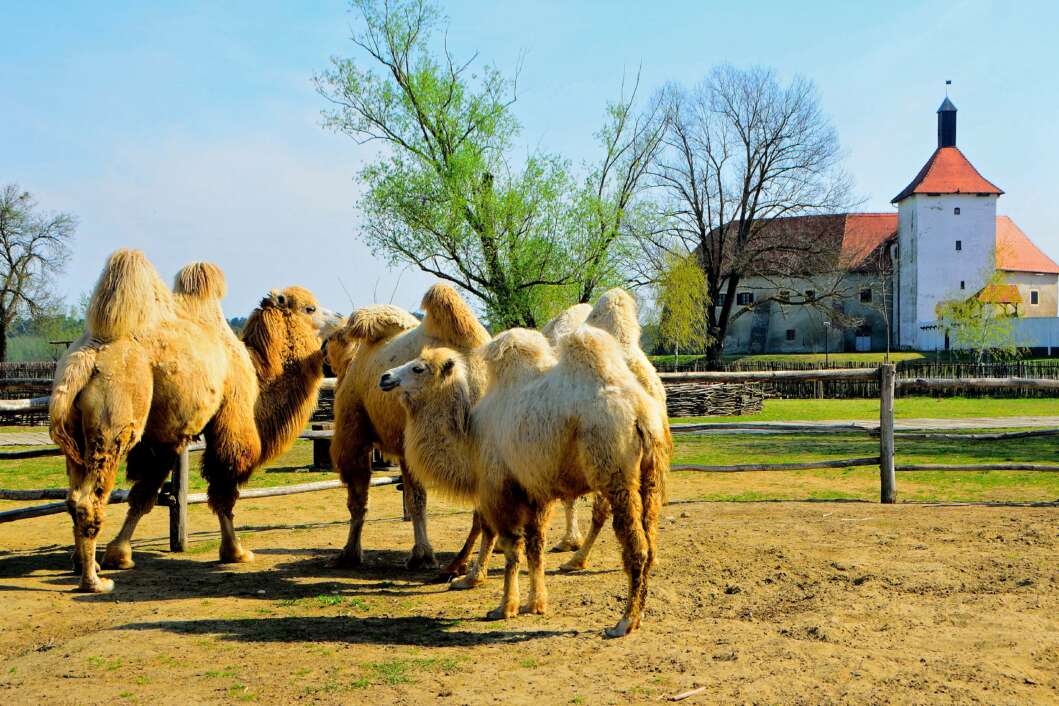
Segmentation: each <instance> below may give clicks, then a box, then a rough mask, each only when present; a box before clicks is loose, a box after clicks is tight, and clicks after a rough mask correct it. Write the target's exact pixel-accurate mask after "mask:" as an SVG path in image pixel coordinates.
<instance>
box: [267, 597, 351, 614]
mask: <svg viewBox="0 0 1059 706" xmlns="http://www.w3.org/2000/svg"><path fill="white" fill-rule="evenodd" d="M276 605H278V606H280V607H281V608H336V607H347V608H352V609H353V610H360V611H367V610H370V609H371V606H370V605H369V604H368V602H367V601H365V600H362V599H360V598H353V597H350V596H341V595H338V594H337V593H322V594H320V595H318V596H303V597H301V598H286V599H283V600H280V601H276Z"/></svg>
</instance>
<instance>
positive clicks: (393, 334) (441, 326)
mask: <svg viewBox="0 0 1059 706" xmlns="http://www.w3.org/2000/svg"><path fill="white" fill-rule="evenodd" d="M422 308H423V311H424V312H425V316H424V318H423V321H422V322H420V321H418V320H417V319H416V318H415V317H413V316H412V315H411V314H409V313H407V312H405V311H404V310H402V309H399V308H398V307H395V306H389V305H381V306H371V307H366V308H364V309H360V310H358V311H357V312H355V313H354V314H353V315H352V316H350V318H349V321H348V322H347V324H346V326H345V328H344V329H343V330H342V331H340V332H338V333H337V334H335V335H334V336H332V338H331V340H330V341H329V343H328V349H329V352H328V357H329V360H330V361H331V362H332V364H333V367H334V364H337V366H338V367H334V370H335V373H336V375H337V376H338V384H337V387H336V389H335V432H334V437H333V438H332V440H331V461H332V464H333V465H334V467H335V469H336V470H337V471H338V473H339V475H340V477H341V478H342V481H343V483H345V485H346V493H347V497H346V506H347V508H348V509H349V517H350V522H349V535H348V537H347V540H346V544H345V547H343V549H342V550H341V552H339V554H338V556H337V557H336V558H335V560H334V562H333V565H335V566H337V567H357V566H360V565H361V564H362V563H363V560H364V558H363V549H362V547H361V531H362V529H363V526H364V517H365V515H366V513H367V507H368V488H369V482H370V480H371V451H372V449H373V448H378V449H379V450H380V451H381V452H382V453H383V455H384V456H386V457H387V458H389V459H391V460H396V461H398V462H399V463H400V466H401V472H402V475H403V478H404V481H403V482H404V484H405V494H406V496H407V498H408V503H407V507H408V510H409V514H410V515H411V517H412V528H413V535H414V538H415V539H414V545H413V547H412V551H411V554H410V555H409V557H408V560H407V562H406V566H407V567H408V568H409V569H421V568H435V567H437V561H436V559H435V558H434V550H433V547H431V545H430V540H429V537H428V535H427V525H426V491H425V490H424V488H423V486H422V484H421V483H420V482H419V480H418V479H417V475H418V471H417V469H416V468H415V467H414V466H410V465H409V464H407V463H406V462H405V457H404V443H403V436H404V428H405V412H404V409H403V408H402V407H401V405H400V403H399V402H398V401H397V400H396V399H395V398H394V396H393V395H386V394H383V392H382V391H381V390H379V386H378V380H379V376H380V375H382V373H383V372H384V371H385V370H386V369H388V368H391V367H393V366H394V365H395V364H397V363H403V362H405V361H409V360H412V359H413V358H415V357H417V356H418V355H420V353H421V352H422V351H423V350H424V348H427V347H438V346H445V347H448V348H451V349H454V350H457V351H461V352H467V351H470V350H471V349H473V348H476V347H477V346H480V345H482V344H484V343H486V342H487V341H489V333H488V332H487V331H486V330H485V328H484V327H483V326H482V325H481V324H480V323H479V322H478V319H477V318H475V316H474V313H473V312H472V311H471V308H470V307H469V306H468V305H467V303H466V302H465V301H464V300H463V299H461V298H460V296H459V294H457V293H456V290H454V289H453V288H452V287H450V286H448V285H446V284H436V285H434V286H433V287H431V288H430V289H429V290H428V291H427V293H426V294H425V295H424V297H423V301H422ZM471 371H472V373H471V376H470V389H471V390H472V392H473V394H475V395H477V394H478V391H480V390H481V388H482V386H483V385H484V380H485V373H484V366H481V365H472V366H471ZM474 534H475V533H474V530H472V536H473V535H474ZM468 541H473V540H468ZM469 554H470V548H468V547H465V548H464V549H463V550H461V552H460V556H459V557H457V559H456V560H454V563H452V564H450V565H449V566H448V567H447V568H446V569H445V570H444V571H443V573H442V574H441V576H442V578H444V579H446V580H447V579H449V578H452V577H454V576H457V575H460V574H462V573H464V571H465V568H466V558H467V556H468V555H469ZM461 557H462V558H461Z"/></svg>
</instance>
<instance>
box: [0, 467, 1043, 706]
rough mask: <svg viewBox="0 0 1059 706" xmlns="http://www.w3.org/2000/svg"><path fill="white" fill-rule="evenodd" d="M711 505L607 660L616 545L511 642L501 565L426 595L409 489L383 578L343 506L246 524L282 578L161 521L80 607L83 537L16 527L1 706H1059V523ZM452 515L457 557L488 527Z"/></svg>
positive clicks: (204, 533) (274, 507)
mask: <svg viewBox="0 0 1059 706" xmlns="http://www.w3.org/2000/svg"><path fill="white" fill-rule="evenodd" d="M710 482H711V481H710V480H709V479H708V478H702V477H701V476H700V477H697V478H696V477H688V476H681V477H677V478H675V479H674V481H673V482H672V484H671V496H672V497H673V498H674V499H675V502H674V503H673V504H671V505H670V506H668V507H667V508H666V509H665V511H664V518H665V519H664V520H663V523H662V525H663V527H662V530H661V533H660V541H661V550H660V551H661V557H660V559H661V563H660V566H659V567H658V570H657V572H656V574H655V576H654V579H653V582H652V586H651V594H650V598H649V606H648V611H647V614H646V616H645V619H644V626H643V629H642V630H641V631H639V632H637V633H634V634H633V635H632V636H630V637H628V638H626V639H623V640H604V639H602V637H601V634H602V630H603V628H604V627H606V626H608V625H610V624H612V623H613V622H615V621H616V620H617V618H618V617H619V614H620V611H621V607H622V601H623V596H624V590H625V580H624V576H623V574H622V573H621V571H620V569H619V559H618V554H617V551H616V549H617V547H616V542H615V540H614V537H613V535H612V534H611V533H610V531H609V528H608V530H607V532H606V533H605V534H604V537H603V540H602V542H601V544H600V545H599V547H598V551H597V552H596V554H595V555H594V562H593V565H592V568H590V569H589V570H587V571H585V572H582V573H580V574H577V575H560V574H555V573H553V570H554V569H555V567H557V566H558V564H559V563H561V562H562V561H563V560H564V557H565V555H560V554H551V555H549V556H548V567H549V577H548V581H549V589H550V593H551V613H550V614H549V615H547V616H544V617H539V616H532V617H531V616H524V617H519V618H516V619H513V620H510V621H507V622H502V623H494V622H484V621H482V620H481V617H482V616H483V615H484V614H485V613H486V611H487V610H488V609H489V608H492V607H493V606H494V605H495V604H496V603H497V602H498V600H499V591H500V582H499V577H498V576H497V575H496V573H495V570H496V569H498V568H499V565H500V564H501V561H499V560H497V561H495V562H494V574H493V576H492V577H491V580H490V583H489V584H488V585H487V586H485V587H483V588H481V589H478V590H476V591H472V592H455V591H449V590H447V589H446V587H444V586H437V585H430V584H427V583H424V581H425V579H427V578H428V574H424V573H419V574H410V573H408V572H406V571H405V570H403V569H402V568H401V562H402V561H403V558H404V553H405V551H406V550H407V548H408V546H409V544H410V541H411V526H410V525H409V524H406V523H403V522H401V521H400V519H399V502H398V501H399V495H398V493H396V492H394V490H392V489H391V488H379V489H376V490H374V491H372V492H373V493H374V495H373V496H372V503H373V505H372V511H371V518H372V521H371V522H370V523H369V525H368V526H367V529H366V533H365V539H366V547H367V548H368V550H369V552H368V566H367V567H366V568H364V569H362V570H360V571H357V572H352V571H339V570H333V569H329V568H327V566H326V561H327V559H328V558H329V557H330V556H331V555H332V554H333V553H334V552H335V551H336V550H337V547H338V546H339V545H340V544H341V543H342V542H343V540H344V537H345V528H344V520H345V507H344V502H343V500H344V496H343V495H342V494H340V493H339V492H324V493H314V494H311V495H300V496H294V497H284V498H272V499H266V500H248V501H245V502H243V503H241V504H240V505H239V507H238V508H237V510H238V511H239V514H238V516H237V522H238V524H239V525H240V527H241V530H242V534H243V537H244V540H245V542H246V543H247V545H248V546H249V547H251V548H252V549H254V551H255V552H256V553H257V560H256V561H255V562H254V563H252V564H248V565H241V566H236V567H229V566H219V565H218V564H217V563H216V556H215V554H216V546H217V542H216V540H217V535H216V532H215V524H214V521H213V518H212V517H211V516H210V515H209V514H208V511H207V510H206V509H205V508H204V507H203V506H194V507H193V508H192V513H191V527H192V529H193V530H194V533H193V536H192V547H191V549H192V551H190V552H188V553H186V554H183V555H173V554H169V553H168V552H167V551H166V547H167V539H166V532H167V529H166V527H167V525H166V522H167V517H166V513H165V512H164V511H156V512H155V513H154V514H153V515H152V516H151V517H149V518H148V519H147V520H146V521H145V522H144V524H143V525H142V526H141V531H140V540H139V542H138V543H137V546H136V550H137V554H136V559H137V561H138V566H137V567H136V568H135V569H132V570H130V571H125V572H107V574H106V575H110V576H112V577H114V578H116V580H117V582H118V583H117V589H116V591H115V592H114V593H113V594H111V595H109V596H82V595H77V594H74V593H71V592H70V589H71V588H73V586H74V585H75V583H76V581H75V578H74V577H73V576H72V575H71V574H70V573H69V571H68V568H67V567H68V564H69V561H68V558H69V551H70V547H69V533H70V530H69V520H68V518H66V517H65V516H62V515H57V516H52V517H46V518H39V519H34V520H27V521H23V522H18V523H12V524H7V525H3V526H0V592H2V593H0V595H2V596H3V599H2V600H3V621H2V623H0V660H2V668H0V702H2V703H4V704H23V703H25V704H35V703H54V704H90V703H123V702H129V703H174V704H176V703H179V704H189V703H235V702H259V703H353V702H356V703H400V704H419V703H434V702H436V703H446V704H448V703H451V704H477V703H505V704H507V703H511V704H519V703H533V704H537V705H540V704H553V703H573V704H625V703H641V702H643V703H646V702H654V703H658V702H659V701H660V700H661V699H663V698H665V697H667V696H671V695H674V694H678V693H680V692H683V691H686V690H688V689H692V688H695V687H699V686H705V687H707V688H706V690H705V691H704V692H701V693H699V694H698V695H696V696H694V697H691V698H690V699H688V700H687V701H685V702H683V703H732V702H734V703H804V704H826V703H886V702H896V703H990V704H1026V703H1059V551H1057V550H1059V508H1057V507H1055V506H1051V507H1018V506H997V507H983V506H972V507H967V506H964V507H939V506H923V505H898V506H891V507H883V506H880V505H876V504H871V503H857V502H845V503H827V502H816V503H807V502H784V503H707V502H681V501H680V500H679V499H680V498H688V497H696V496H700V495H702V494H703V493H704V492H705V491H706V490H707V489H708V484H709V483H710ZM3 505H4V508H5V509H6V508H8V507H13V506H14V504H13V503H4V504H3ZM432 510H433V511H434V516H433V517H432V521H431V532H432V538H433V541H434V545H435V547H436V548H437V549H438V551H439V557H440V558H445V556H447V555H448V552H449V551H452V550H454V549H455V548H456V547H457V546H458V544H459V543H460V542H461V541H462V536H463V532H464V531H465V529H466V526H467V524H468V521H469V516H468V515H467V514H466V513H465V512H462V511H459V509H458V508H452V507H448V506H446V505H444V504H441V503H435V504H433V505H432ZM122 511H123V508H122V507H121V506H111V514H110V520H109V522H108V525H107V526H106V527H105V528H104V536H105V537H107V538H109V537H110V536H112V534H113V533H114V532H115V531H116V530H117V526H118V523H119V518H120V516H121V513H122ZM557 515H558V513H557ZM587 515H588V508H587V506H584V507H582V516H583V517H585V518H587ZM558 534H559V533H558V525H557V523H553V530H552V538H553V539H557V538H558ZM498 559H499V558H498ZM523 590H525V580H524V582H523Z"/></svg>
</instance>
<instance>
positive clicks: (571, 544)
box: [552, 498, 584, 552]
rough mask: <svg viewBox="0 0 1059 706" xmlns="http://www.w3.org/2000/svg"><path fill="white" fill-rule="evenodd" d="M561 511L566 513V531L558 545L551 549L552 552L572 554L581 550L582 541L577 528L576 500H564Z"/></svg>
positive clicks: (579, 529) (579, 530)
mask: <svg viewBox="0 0 1059 706" xmlns="http://www.w3.org/2000/svg"><path fill="white" fill-rule="evenodd" d="M563 510H564V511H565V513H566V531H565V532H564V533H563V538H562V539H560V540H559V543H558V544H556V545H555V547H553V548H552V551H553V552H573V551H577V550H578V549H580V548H581V543H582V542H583V541H584V540H583V539H582V537H581V528H580V527H578V526H577V499H576V498H575V499H573V500H564V501H563Z"/></svg>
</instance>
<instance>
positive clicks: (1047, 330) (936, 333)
mask: <svg viewBox="0 0 1059 706" xmlns="http://www.w3.org/2000/svg"><path fill="white" fill-rule="evenodd" d="M925 326H927V328H925V329H924V330H922V331H921V332H920V336H919V338H920V343H921V350H924V351H943V350H945V331H944V329H942V328H940V327H938V326H937V322H936V321H932V322H926V323H925ZM1012 329H1013V334H1014V338H1015V344H1016V345H1017V346H1019V347H1020V348H1030V349H1035V350H1037V351H1040V352H1041V353H1044V354H1046V355H1055V354H1059V318H1055V317H1040V318H1029V319H1015V320H1014V321H1013V322H1012ZM950 347H951V348H954V349H955V348H958V346H956V344H955V342H954V341H952V340H951V337H950Z"/></svg>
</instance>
